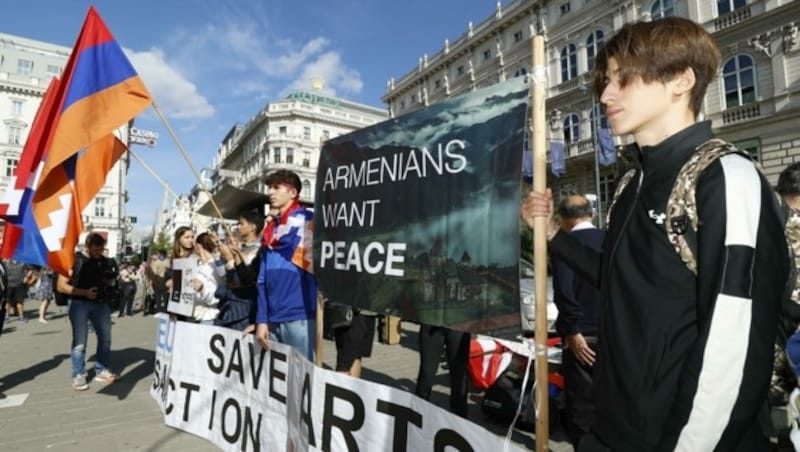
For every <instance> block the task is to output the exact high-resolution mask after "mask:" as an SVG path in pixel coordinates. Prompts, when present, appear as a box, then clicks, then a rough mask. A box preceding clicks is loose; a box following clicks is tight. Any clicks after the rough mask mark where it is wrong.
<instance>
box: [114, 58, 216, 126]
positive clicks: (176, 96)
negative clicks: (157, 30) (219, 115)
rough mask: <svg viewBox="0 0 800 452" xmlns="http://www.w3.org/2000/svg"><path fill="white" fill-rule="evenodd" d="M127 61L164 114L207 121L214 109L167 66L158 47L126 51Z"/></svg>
mask: <svg viewBox="0 0 800 452" xmlns="http://www.w3.org/2000/svg"><path fill="white" fill-rule="evenodd" d="M126 53H127V55H128V58H130V60H131V63H132V64H133V66H134V67H135V68H136V71H137V72H138V73H139V75H140V76H141V77H142V80H143V81H144V84H145V86H147V89H149V90H150V94H151V95H152V96H153V100H154V101H155V102H156V103H157V104H158V105H159V106H160V107H161V108H162V109H163V110H164V112H165V114H168V115H169V116H172V117H174V118H178V119H198V118H208V117H210V116H212V115H214V107H213V106H211V104H210V103H209V102H208V99H206V98H205V97H204V96H202V95H201V94H200V93H199V92H198V91H197V86H196V85H195V84H194V83H192V82H191V81H189V80H188V79H187V78H186V77H184V76H183V74H181V73H180V72H179V71H178V70H176V69H174V68H173V67H172V66H170V64H169V63H167V61H166V59H165V57H164V52H163V51H162V50H160V49H157V48H152V49H150V50H148V51H144V52H137V51H134V50H129V49H126Z"/></svg>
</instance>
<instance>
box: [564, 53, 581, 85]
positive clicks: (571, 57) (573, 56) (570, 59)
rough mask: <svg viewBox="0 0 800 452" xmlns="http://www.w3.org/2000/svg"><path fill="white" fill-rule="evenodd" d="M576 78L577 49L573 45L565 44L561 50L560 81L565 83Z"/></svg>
mask: <svg viewBox="0 0 800 452" xmlns="http://www.w3.org/2000/svg"><path fill="white" fill-rule="evenodd" d="M577 76H578V49H577V47H575V44H567V45H566V46H564V48H563V49H561V81H562V82H566V81H567V80H569V79H571V78H572V77H577Z"/></svg>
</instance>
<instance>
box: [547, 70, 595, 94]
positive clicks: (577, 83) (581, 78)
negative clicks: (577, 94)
mask: <svg viewBox="0 0 800 452" xmlns="http://www.w3.org/2000/svg"><path fill="white" fill-rule="evenodd" d="M574 89H580V90H584V91H585V90H587V89H589V73H588V72H584V73H583V74H580V75H578V76H577V77H572V78H571V79H569V80H567V81H566V82H562V83H559V84H558V85H555V86H553V87H552V88H551V89H550V96H557V95H559V94H563V93H566V92H568V91H572V90H574Z"/></svg>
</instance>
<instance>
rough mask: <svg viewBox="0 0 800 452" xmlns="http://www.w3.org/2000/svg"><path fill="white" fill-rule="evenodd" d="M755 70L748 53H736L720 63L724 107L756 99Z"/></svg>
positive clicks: (731, 106) (735, 105) (736, 105)
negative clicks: (723, 62) (723, 87)
mask: <svg viewBox="0 0 800 452" xmlns="http://www.w3.org/2000/svg"><path fill="white" fill-rule="evenodd" d="M755 76H756V70H755V65H754V64H753V59H752V58H751V57H750V56H749V55H736V56H734V57H732V58H730V59H729V60H728V61H726V62H725V64H724V65H722V79H723V80H724V84H725V108H733V107H738V106H740V105H744V104H747V103H750V102H755V100H756V78H755Z"/></svg>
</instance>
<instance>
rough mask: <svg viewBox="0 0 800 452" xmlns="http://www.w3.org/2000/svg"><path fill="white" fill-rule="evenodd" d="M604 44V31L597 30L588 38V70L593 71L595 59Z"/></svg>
mask: <svg viewBox="0 0 800 452" xmlns="http://www.w3.org/2000/svg"><path fill="white" fill-rule="evenodd" d="M602 44H603V31H602V30H595V31H593V32H592V34H590V35H589V37H588V38H586V68H587V69H588V70H591V69H592V67H593V66H594V58H595V57H596V56H597V51H598V50H600V46H601V45H602Z"/></svg>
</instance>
